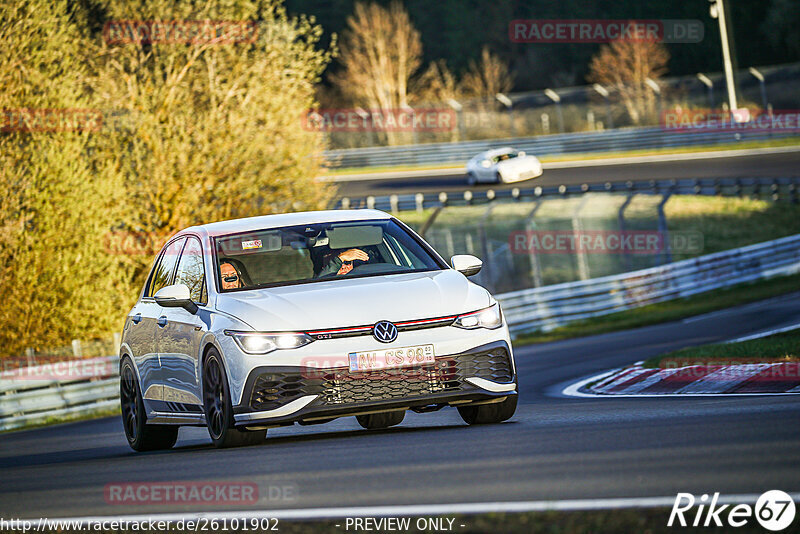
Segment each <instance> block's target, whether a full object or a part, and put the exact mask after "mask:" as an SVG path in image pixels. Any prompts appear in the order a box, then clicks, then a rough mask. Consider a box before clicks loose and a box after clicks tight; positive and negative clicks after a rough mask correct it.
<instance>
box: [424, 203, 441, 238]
mask: <svg viewBox="0 0 800 534" xmlns="http://www.w3.org/2000/svg"><path fill="white" fill-rule="evenodd" d="M443 209H444V206H436V207H435V208H434V209H433V213H431V216H430V217H428V220H427V221H425V222H424V223H422V227H421V228H420V229H419V235H420V236H422V237H425V233H426V232H427V231H428V230H429V229H430V227H431V226H432V225H433V221H435V220H436V217H438V216H439V214H440V213H441V212H442V210H443Z"/></svg>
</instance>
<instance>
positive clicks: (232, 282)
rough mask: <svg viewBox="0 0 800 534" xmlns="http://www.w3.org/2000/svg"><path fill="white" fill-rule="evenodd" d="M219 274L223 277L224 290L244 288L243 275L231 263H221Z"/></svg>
mask: <svg viewBox="0 0 800 534" xmlns="http://www.w3.org/2000/svg"><path fill="white" fill-rule="evenodd" d="M219 274H220V276H221V277H222V289H238V288H240V287H243V286H244V284H243V283H242V277H241V275H239V272H238V271H237V270H236V267H234V266H233V264H232V263H230V262H227V261H223V262H222V263H220V265H219Z"/></svg>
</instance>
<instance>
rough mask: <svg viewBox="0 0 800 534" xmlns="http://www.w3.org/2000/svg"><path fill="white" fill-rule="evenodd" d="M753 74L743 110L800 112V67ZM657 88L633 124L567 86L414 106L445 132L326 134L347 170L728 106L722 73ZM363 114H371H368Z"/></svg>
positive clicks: (603, 92)
mask: <svg viewBox="0 0 800 534" xmlns="http://www.w3.org/2000/svg"><path fill="white" fill-rule="evenodd" d="M754 70H755V72H756V73H758V74H759V75H760V76H761V77H762V78H763V81H761V80H760V79H759V78H758V77H756V76H755V75H754V74H753V71H752V69H741V70H739V71H738V72H737V73H736V78H737V80H738V88H739V94H740V100H741V102H740V106H741V107H749V108H752V109H762V110H769V109H775V110H780V109H784V110H791V109H798V108H800V95H798V92H797V85H798V82H800V63H798V64H789V65H775V66H767V67H757V68H755V69H754ZM708 84H710V86H709V85H708ZM657 85H658V87H659V92H658V93H655V92H654V93H653V94H652V95H649V96H650V98H649V99H646V100H647V101H648V102H649V104H648V107H647V108H646V109H642V110H638V114H639V115H640V116H641V118H640V120H639V121H638V122H635V121H633V120H632V118H631V113H630V111H629V110H628V108H627V107H626V105H625V103H624V102H623V101H622V99H621V98H620V97H619V94H618V93H617V91H616V90H615V89H614V88H613V87H598V86H596V85H585V86H576V87H564V88H559V89H556V90H543V91H532V92H527V93H513V94H508V95H504V96H505V98H503V99H502V101H501V100H500V99H496V98H491V99H475V98H472V99H460V100H453V99H451V100H448V101H447V102H425V103H419V104H416V105H415V106H414V107H415V108H417V110H418V111H419V112H420V113H425V112H429V111H430V110H439V112H440V114H449V115H451V116H452V121H448V125H449V127H448V128H433V129H426V128H424V127H423V128H417V129H410V130H409V131H406V132H399V133H397V132H395V133H393V134H392V135H387V134H386V133H385V132H383V131H381V130H380V129H375V128H355V129H354V128H349V127H348V128H345V129H344V130H345V131H337V130H336V128H330V129H328V130H325V131H326V132H327V133H326V136H327V138H328V146H329V147H330V148H331V149H332V150H331V151H330V152H329V153H328V154H329V157H330V158H331V161H332V162H333V163H334V164H338V165H339V166H342V167H350V166H357V165H353V164H352V163H351V161H353V160H354V159H353V156H352V155H351V154H350V151H348V150H345V149H363V148H367V147H374V148H378V147H386V146H388V145H390V144H392V145H427V144H435V143H448V144H450V143H452V144H460V143H464V142H468V141H477V140H492V139H509V140H511V141H514V142H517V140H518V139H524V138H529V137H533V136H537V137H538V136H543V137H545V138H547V137H553V138H558V137H561V136H560V135H555V134H574V133H595V134H598V133H608V132H610V131H613V130H614V129H620V128H622V129H630V128H636V129H642V130H643V131H646V130H647V127H655V126H659V125H660V124H661V123H662V121H663V114H664V112H666V111H668V110H672V109H708V110H713V109H724V108H725V106H726V104H725V101H726V98H727V96H726V85H725V79H724V75H723V74H722V73H706V74H703V75H702V76H696V75H692V76H680V77H670V78H664V79H662V80H659V81H658V84H657ZM648 90H650V89H648ZM554 97H555V99H557V101H556V100H555V99H554ZM360 112H361V113H365V114H366V113H367V111H366V110H360ZM411 113H413V110H412V111H411ZM579 137H580V136H579ZM706 141H708V140H706ZM393 148H397V147H393ZM536 148H537V149H538V148H540V147H536ZM539 153H546V154H551V153H561V152H550V151H547V152H539ZM337 158H341V159H337ZM445 161H450V160H445ZM337 162H338V163H337ZM401 163H403V162H401V161H397V162H396V164H401Z"/></svg>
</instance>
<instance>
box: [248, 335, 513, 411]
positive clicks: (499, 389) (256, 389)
mask: <svg viewBox="0 0 800 534" xmlns="http://www.w3.org/2000/svg"><path fill="white" fill-rule="evenodd" d="M515 394H517V379H516V375H515V371H514V365H513V361H512V355H511V349H510V347H509V345H508V343H507V342H506V341H495V342H492V343H488V344H485V345H481V346H479V347H475V348H473V349H470V350H468V351H465V352H461V353H458V354H453V355H446V356H437V357H436V359H435V363H433V364H428V365H424V366H420V367H413V368H398V369H386V370H383V371H374V372H366V373H365V372H361V373H351V372H350V371H349V370H348V369H347V368H346V367H343V368H342V367H340V368H333V369H317V368H298V367H274V366H263V367H258V368H255V369H253V370H252V371H251V373H250V375H249V376H248V378H247V381H246V383H245V387H244V392H243V395H242V404H240V405H239V406H236V407H234V419H235V423H236V426H240V427H242V426H259V425H266V426H271V425H282V424H291V423H294V422H301V423H303V422H308V423H313V422H322V421H324V420H327V419H333V418H336V417H342V416H345V415H358V414H364V413H371V412H380V411H390V410H399V409H424V408H425V407H429V406H436V405H461V404H472V403H478V402H491V401H493V400H500V399H502V398H504V397H507V396H508V395H515Z"/></svg>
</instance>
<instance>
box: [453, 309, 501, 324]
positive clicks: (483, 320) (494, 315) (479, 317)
mask: <svg viewBox="0 0 800 534" xmlns="http://www.w3.org/2000/svg"><path fill="white" fill-rule="evenodd" d="M502 324H503V314H502V313H500V304H498V303H494V304H493V305H492V306H489V307H488V308H484V309H482V310H478V311H476V312H472V313H465V314H464V315H459V316H458V317H456V320H455V321H453V326H457V327H458V328H466V329H468V330H472V329H475V328H489V329H490V330H491V329H494V328H499V327H500V326H501V325H502Z"/></svg>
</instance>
